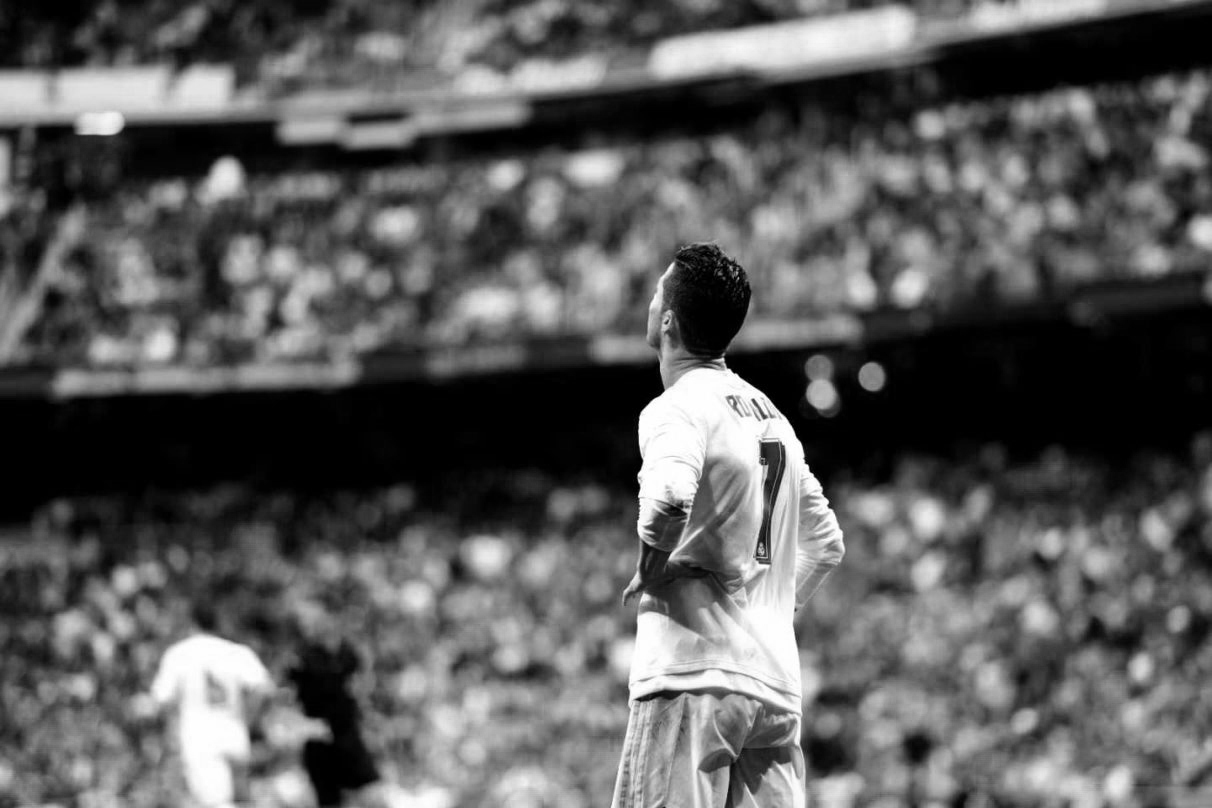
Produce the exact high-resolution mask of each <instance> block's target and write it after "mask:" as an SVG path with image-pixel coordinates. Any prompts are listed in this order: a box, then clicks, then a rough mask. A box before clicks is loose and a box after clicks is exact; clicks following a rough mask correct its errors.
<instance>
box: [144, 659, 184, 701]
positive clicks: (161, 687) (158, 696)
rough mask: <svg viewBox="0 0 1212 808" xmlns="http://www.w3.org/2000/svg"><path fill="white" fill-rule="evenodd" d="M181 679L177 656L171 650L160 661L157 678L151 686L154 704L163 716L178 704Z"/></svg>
mask: <svg viewBox="0 0 1212 808" xmlns="http://www.w3.org/2000/svg"><path fill="white" fill-rule="evenodd" d="M180 679H181V677H180V674H179V673H178V671H177V664H176V655H175V654H174V653H173V651H172V650H171V649H170V650H169V651H168V652H166V653H165V654H164V656H163V657H162V658H161V659H160V667H159V668H157V669H156V677H155V678H154V679H153V680H152V685H151V699H152V703H153V704H154V705H155V706H156V709H157V710H158V711H159V712H160V713H161V714H163V713H164V712H165V711H166V710H168V708H169V707H172V706H173V705H174V704H176V703H177V697H178V694H179V683H180Z"/></svg>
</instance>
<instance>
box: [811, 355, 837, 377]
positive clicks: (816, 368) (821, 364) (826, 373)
mask: <svg viewBox="0 0 1212 808" xmlns="http://www.w3.org/2000/svg"><path fill="white" fill-rule="evenodd" d="M804 375H805V376H807V377H808V378H809V379H812V380H813V381H816V380H817V379H831V378H833V360H832V359H830V358H829V357H827V356H825V355H824V354H817V355H815V356H813V357H811V358H810V359H809V360H808V361H807V362H805V363H804Z"/></svg>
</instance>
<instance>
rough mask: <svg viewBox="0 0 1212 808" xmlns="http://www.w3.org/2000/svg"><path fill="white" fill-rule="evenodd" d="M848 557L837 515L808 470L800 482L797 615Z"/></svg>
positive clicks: (796, 561) (796, 583) (797, 546)
mask: <svg viewBox="0 0 1212 808" xmlns="http://www.w3.org/2000/svg"><path fill="white" fill-rule="evenodd" d="M845 554H846V546H845V544H844V543H843V542H842V528H841V526H840V525H839V524H838V521H837V515H836V514H834V512H833V509H832V508H831V507H829V500H828V499H826V498H825V491H824V489H822V488H821V483H820V481H819V480H817V479H816V477H815V476H814V475H813V474H812V472H810V471H809V470H808V469H807V468H805V469H804V474H803V477H802V478H801V479H800V534H799V542H798V544H797V545H796V553H795V610H796V611H797V612H798V611H799V610H800V609H802V608H804V604H806V603H807V602H808V600H809V598H811V597H812V595H813V594H814V593H815V592H816V590H817V589H819V588H820V585H821V584H822V583H824V582H825V579H826V578H828V577H829V573H831V572H833V569H834V567H836V566H837V565H838V564H840V563H841V561H842V557H843V556H845Z"/></svg>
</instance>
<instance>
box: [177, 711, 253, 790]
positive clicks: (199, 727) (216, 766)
mask: <svg viewBox="0 0 1212 808" xmlns="http://www.w3.org/2000/svg"><path fill="white" fill-rule="evenodd" d="M191 723H192V726H191V725H190V724H183V725H182V727H181V739H180V741H181V743H180V749H181V766H182V770H183V772H184V774H185V785H186V787H187V788H188V789H189V794H190V797H192V798H193V800H194V802H196V803H197V804H198V805H199V806H201V808H222V807H223V806H229V805H232V804H234V803H235V802H236V801H237V799H238V798H241V797H242V796H243V791H244V790H245V788H246V783H245V782H244V780H245V770H246V768H247V765H248V759H249V755H250V752H251V750H250V746H249V742H248V731H247V730H246V729H244V727H243V726H241V725H239V724H228V723H226V722H224V723H219V722H191Z"/></svg>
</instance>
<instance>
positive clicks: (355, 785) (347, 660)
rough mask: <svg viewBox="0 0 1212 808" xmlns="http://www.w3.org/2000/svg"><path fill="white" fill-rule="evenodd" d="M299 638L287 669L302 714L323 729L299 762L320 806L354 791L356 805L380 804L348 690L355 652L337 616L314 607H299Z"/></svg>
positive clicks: (376, 779)
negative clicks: (294, 659) (295, 653)
mask: <svg viewBox="0 0 1212 808" xmlns="http://www.w3.org/2000/svg"><path fill="white" fill-rule="evenodd" d="M298 626H299V629H300V632H301V634H302V642H301V643H300V646H299V650H298V658H297V660H296V661H295V664H294V665H293V666H292V667H291V668H290V670H289V671H287V674H286V676H287V678H288V679H289V680H290V681H291V682H292V683H293V684H294V687H295V693H296V695H297V697H298V702H299V706H300V708H301V709H302V710H303V713H304V714H305V715H307V716H309V717H311V718H314V719H316V720H317V721H318V722H322V723H323V724H324V725H325V726H326V727H327V733H326V734H325V735H324V736H322V737H313V738H311V739H309V740H308V741H307V743H306V744H305V745H304V747H303V766H304V768H305V769H306V770H307V776H308V778H309V779H310V780H311V784H312V788H313V789H314V790H315V794H316V802H317V803H318V804H319V805H320V806H321V808H328V806H337V805H343V804H344V801H345V797H346V796H347V795H354V794H356V799H357V803H358V804H359V805H382V804H386V799H385V797H384V795H383V793H382V792H381V791H380V790H379V789H377V788H376V787H375V786H376V785H377V784H378V783H379V782H380V777H379V770H378V768H377V767H376V766H375V762H374V759H373V758H372V757H371V754H370V751H369V750H368V749H367V747H366V743H365V742H364V741H363V739H362V726H361V712H360V710H359V709H358V703H357V700H356V699H355V698H354V695H353V692H352V690H351V683H352V680H353V677H354V674H356V673H357V672H358V669H359V668H360V667H361V663H360V660H359V658H358V654H357V652H356V651H355V650H354V648H353V646H352V645H351V644H350V643H349V641H348V640H347V639H346V638H345V637H344V636H343V635H342V633H341V630H340V626H339V625H338V624H337V621H336V620H335V619H334V618H333V617H332V616H331V615H330V614H328V613H327V612H326V611H324V610H323V609H321V608H320V607H311V608H307V609H302V610H300V613H299V617H298Z"/></svg>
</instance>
